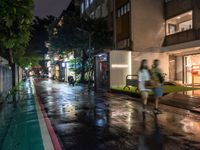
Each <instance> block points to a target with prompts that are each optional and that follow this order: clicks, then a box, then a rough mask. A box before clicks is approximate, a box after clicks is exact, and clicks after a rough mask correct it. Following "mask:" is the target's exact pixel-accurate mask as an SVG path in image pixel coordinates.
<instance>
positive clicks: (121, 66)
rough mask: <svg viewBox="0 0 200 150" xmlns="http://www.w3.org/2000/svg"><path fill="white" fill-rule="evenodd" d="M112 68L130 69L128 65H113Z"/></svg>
mask: <svg viewBox="0 0 200 150" xmlns="http://www.w3.org/2000/svg"><path fill="white" fill-rule="evenodd" d="M111 67H112V68H128V65H127V64H112V65H111Z"/></svg>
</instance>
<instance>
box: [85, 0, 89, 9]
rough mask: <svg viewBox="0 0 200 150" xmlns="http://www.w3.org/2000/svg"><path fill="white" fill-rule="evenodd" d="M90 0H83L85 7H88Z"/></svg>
mask: <svg viewBox="0 0 200 150" xmlns="http://www.w3.org/2000/svg"><path fill="white" fill-rule="evenodd" d="M89 1H90V0H85V8H88V7H89V3H90V2H89Z"/></svg>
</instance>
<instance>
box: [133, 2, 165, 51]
mask: <svg viewBox="0 0 200 150" xmlns="http://www.w3.org/2000/svg"><path fill="white" fill-rule="evenodd" d="M131 11H132V12H131V15H132V16H131V20H132V21H131V22H132V24H131V26H132V41H133V51H151V50H157V49H160V47H161V46H162V44H163V41H164V37H165V20H164V7H163V1H162V0H132V1H131Z"/></svg>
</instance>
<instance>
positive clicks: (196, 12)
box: [193, 0, 200, 29]
mask: <svg viewBox="0 0 200 150" xmlns="http://www.w3.org/2000/svg"><path fill="white" fill-rule="evenodd" d="M193 5H194V8H193V27H194V29H199V28H200V0H194V4H193Z"/></svg>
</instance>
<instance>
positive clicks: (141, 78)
mask: <svg viewBox="0 0 200 150" xmlns="http://www.w3.org/2000/svg"><path fill="white" fill-rule="evenodd" d="M147 64H148V62H147V60H146V59H143V60H142V61H141V64H140V68H139V71H138V82H139V85H138V88H139V90H140V92H141V97H142V103H143V111H147V110H146V105H147V99H148V96H149V93H148V92H150V91H151V90H150V89H147V88H146V82H148V81H150V74H149V69H148V65H147Z"/></svg>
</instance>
